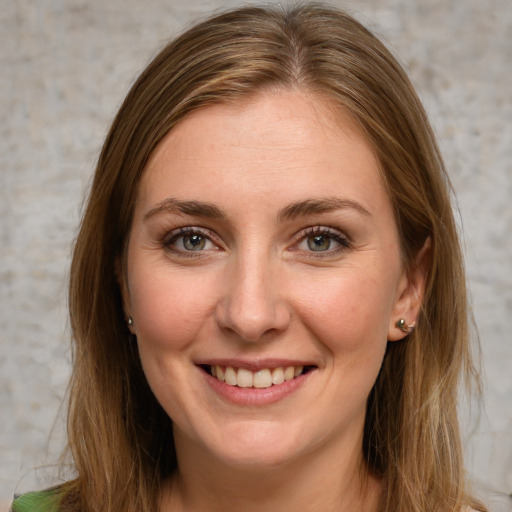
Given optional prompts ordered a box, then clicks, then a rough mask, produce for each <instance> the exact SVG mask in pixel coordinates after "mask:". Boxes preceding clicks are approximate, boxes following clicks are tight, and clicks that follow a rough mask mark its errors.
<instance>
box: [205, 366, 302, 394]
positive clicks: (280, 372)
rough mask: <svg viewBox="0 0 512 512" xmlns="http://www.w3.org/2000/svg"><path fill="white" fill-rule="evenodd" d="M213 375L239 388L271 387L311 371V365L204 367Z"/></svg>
mask: <svg viewBox="0 0 512 512" xmlns="http://www.w3.org/2000/svg"><path fill="white" fill-rule="evenodd" d="M203 368H204V369H205V370H206V371H207V372H208V373H209V374H210V375H211V376H212V377H215V378H216V379H217V380H219V381H220V382H224V383H225V384H227V385H228V386H236V387H239V388H258V389H264V388H270V387H272V386H276V385H279V384H282V383H283V382H288V381H291V380H293V379H294V378H296V377H300V376H301V375H302V374H303V373H306V372H307V371H309V370H310V369H311V368H312V367H310V366H286V367H284V366H281V367H277V368H262V369H260V370H257V371H251V370H248V369H246V368H236V367H233V366H219V365H209V366H204V367H203Z"/></svg>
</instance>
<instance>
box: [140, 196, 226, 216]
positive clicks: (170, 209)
mask: <svg viewBox="0 0 512 512" xmlns="http://www.w3.org/2000/svg"><path fill="white" fill-rule="evenodd" d="M159 213H182V214H184V215H192V216H194V217H209V218H212V219H223V218H226V214H225V213H224V212H223V211H222V210H221V209H220V208H219V207H217V206H215V205H214V204H211V203H204V202H202V201H180V200H178V199H174V198H172V197H169V198H167V199H165V200H164V201H162V202H161V203H159V204H158V205H157V206H156V207H155V208H152V209H151V210H149V212H147V213H146V214H145V215H144V221H147V220H148V219H149V218H151V217H154V216H155V215H157V214H159Z"/></svg>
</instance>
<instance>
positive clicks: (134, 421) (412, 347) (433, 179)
mask: <svg viewBox="0 0 512 512" xmlns="http://www.w3.org/2000/svg"><path fill="white" fill-rule="evenodd" d="M272 87H278V88H283V89H286V88H288V89H289V88H299V89H301V90H304V91H308V92H311V93H312V94H321V95H323V96H327V97H328V98H329V99H330V100H331V102H334V103H335V105H337V106H339V108H340V109H343V110H344V111H348V112H350V113H351V114H352V115H353V116H355V118H357V119H358V121H359V123H360V124H361V126H362V127H363V128H364V130H365V132H366V135H367V137H368V141H369V142H370V144H372V146H373V147H374V150H375V151H376V153H377V155H378V157H379V160H380V164H381V168H382V173H383V176H384V178H385V182H386V185H387V188H388V191H389V195H390V198H391V201H392V204H393V206H394V210H395V216H396V222H397V225H398V228H399V233H400V240H401V250H402V254H403V260H404V265H406V266H407V265H408V264H409V263H410V262H412V260H413V259H414V256H415V254H416V253H417V251H418V250H419V249H420V248H421V247H422V246H423V244H424V243H425V240H426V239H427V238H428V237H430V241H431V262H430V271H429V274H428V280H427V285H426V290H425V295H424V301H423V306H422V310H421V312H420V316H419V318H418V322H417V328H416V329H415V331H414V333H413V334H411V335H409V336H408V338H407V340H406V341H404V342H401V343H394V344H391V343H390V344H389V346H388V350H387V353H386V356H385V359H384V363H383V366H382V370H381V372H380V375H379V377H378V379H377V382H376V383H375V386H374V388H373V390H372V392H371V395H370V397H369V400H368V408H367V417H366V425H365V435H364V446H363V452H364V455H365V458H366V461H367V463H368V465H369V467H370V468H371V469H372V470H373V471H374V472H375V473H377V474H379V475H381V476H382V477H383V481H384V483H385V492H384V495H383V499H382V506H381V509H382V510H383V511H388V512H425V511H427V510H428V511H444V510H454V511H456V510H460V509H461V507H463V506H465V505H468V504H469V505H472V506H474V507H478V506H477V504H476V503H475V502H473V500H471V499H470V498H469V497H468V495H467V491H466V486H465V477H464V471H463V465H462V449H461V442H460V434H459V427H458V420H457V391H458V384H459V380H460V377H461V375H464V374H465V375H466V376H471V374H474V373H475V372H474V368H473V366H472V363H471V357H470V349H469V341H468V338H469V335H468V311H467V299H466V288H465V275H464V269H463V264H462V257H461V250H460V247H459V242H458V236H457V230H456V226H455V222H454V218H453V213H452V209H451V205H450V185H449V181H448V178H447V175H446V173H445V170H444V167H443V163H442V160H441V157H440V155H439V151H438V148H437V145H436V142H435V139H434V136H433V134H432V130H431V128H430V126H429V123H428V120H427V118H426V115H425V113H424V110H423V108H422V106H421V104H420V102H419V100H418V98H417V96H416V94H415V92H414V89H413V87H412V86H411V84H410V82H409V80H408V78H407V76H406V74H405V73H404V71H403V70H402V68H401V67H400V65H399V64H398V63H397V62H396V60H395V59H394V58H393V57H392V55H391V54H390V52H389V51H388V50H387V49H386V48H385V47H384V46H383V45H382V43H381V42H380V41H379V40H378V39H377V38H376V37H375V36H373V35H372V34H371V33H370V32H369V31H368V30H367V29H366V28H364V27H363V26H361V25H360V24H359V23H358V22H357V21H355V20H354V19H353V18H351V17H350V16H348V15H346V14H345V13H343V12H340V11H338V10H334V9H331V8H329V7H326V6H323V5H320V4H305V5H299V6H297V7H293V8H289V9H284V8H275V7H267V6H265V7H256V6H255V7H244V8H240V9H237V10H233V11H230V12H227V13H224V14H221V15H217V16H215V17H212V18H210V19H208V20H206V21H204V22H202V23H200V24H198V25H196V26H194V27H193V28H191V29H190V30H188V31H187V32H186V33H184V34H183V35H182V36H180V37H179V38H177V39H176V40H174V41H172V42H171V43H170V44H168V45H167V46H166V47H165V48H164V49H163V50H162V51H161V52H160V53H159V54H158V55H157V56H156V58H155V59H154V60H153V61H152V62H151V63H150V65H149V66H148V67H147V68H146V70H145V71H144V72H143V73H142V75H141V76H140V77H139V79H138V80H137V81H136V83H135V84H134V85H133V87H132V89H131V90H130V92H129V94H128V96H127V98H126V99H125V101H124V103H123V105H122V106H121V108H120V110H119V112H118V114H117V116H116V118H115V120H114V122H113V124H112V127H111V129H110V132H109V134H108V136H107V139H106V141H105V144H104V146H103V149H102V152H101V155H100V157H99V161H98V165H97V169H96V174H95V177H94V181H93V183H92V187H91V190H90V195H89V201H88V203H87V208H86V211H85V214H84V217H83V220H82V225H81V229H80V232H79V235H78V238H77V241H76V245H75V249H74V255H73V262H72V267H71V280H70V292H69V305H70V317H71V327H72V332H73V338H74V370H73V376H72V382H71V388H70V403H69V417H68V436H69V449H70V452H71V454H72V457H73V460H74V464H75V467H76V471H77V478H76V479H75V480H73V481H72V482H70V483H69V484H67V485H65V486H64V487H63V488H62V490H61V495H62V506H63V507H64V509H65V510H69V511H76V512H78V511H80V512H92V511H97V510H102V511H104V512H130V511H138V512H149V511H154V510H156V509H157V507H158V505H157V502H158V497H159V488H160V487H159V486H160V483H161V482H162V480H163V478H164V477H166V476H167V475H169V474H170V473H171V472H172V471H173V470H174V469H175V468H176V459H175V455H174V448H173V434H172V423H171V420H170V419H169V418H168V417H167V415H166V414H165V413H164V411H163V410H162V408H161V407H160V405H159V404H158V402H157V401H156V399H155V397H154V396H153V394H152V393H151V391H150V389H149V387H148V384H147V382H146V379H145V377H144V374H143V371H142V368H141V365H140V361H139V357H138V353H137V348H136V343H133V342H132V340H130V334H129V331H128V329H127V327H126V323H125V318H124V314H123V310H122V304H121V298H120V291H119V285H118V277H119V273H120V272H122V269H123V254H124V250H125V246H126V243H127V239H128V235H129V230H130V223H131V218H132V213H133V208H134V202H135V199H136V194H137V185H138V183H139V180H140V178H141V175H142V173H143V171H144V167H145V164H146V162H147V160H148V158H149V156H150V154H151V152H152V151H153V150H154V148H155V146H156V145H157V144H158V143H159V141H160V140H161V139H162V138H163V137H164V135H166V133H167V132H168V131H169V130H171V129H172V128H173V127H174V126H175V125H176V124H177V123H179V122H180V121H181V120H183V119H184V118H185V117H186V116H187V115H188V114H190V113H191V112H194V111H195V110H197V109H199V108H202V107H203V106H205V105H209V104H213V103H222V102H236V101H237V100H238V99H240V98H242V97H246V96H247V95H250V94H252V93H254V92H256V91H259V90H262V89H265V88H272ZM480 510H484V509H483V508H480Z"/></svg>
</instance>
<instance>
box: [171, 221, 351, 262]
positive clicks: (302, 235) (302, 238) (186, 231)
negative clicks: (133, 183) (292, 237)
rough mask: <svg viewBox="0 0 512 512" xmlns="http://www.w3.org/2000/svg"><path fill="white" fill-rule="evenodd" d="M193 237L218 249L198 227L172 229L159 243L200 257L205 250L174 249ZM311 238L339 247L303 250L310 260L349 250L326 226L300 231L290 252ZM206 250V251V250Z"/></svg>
mask: <svg viewBox="0 0 512 512" xmlns="http://www.w3.org/2000/svg"><path fill="white" fill-rule="evenodd" d="M187 235H188V236H193V235H198V236H200V237H202V238H203V239H205V240H206V241H207V242H210V243H212V244H213V245H214V246H216V247H218V246H219V245H220V244H219V243H218V242H217V236H216V235H215V234H214V233H213V232H211V231H209V230H205V229H203V228H199V227H192V226H186V227H180V228H178V229H174V230H172V231H170V232H167V233H166V234H165V236H164V237H163V239H162V241H161V245H162V247H163V248H164V249H166V250H168V251H170V252H172V253H174V254H179V255H180V256H185V257H192V258H194V257H196V258H197V257H201V256H202V255H201V253H204V252H205V250H198V251H193V250H185V249H177V248H176V247H175V244H176V243H177V241H178V240H179V239H180V238H184V237H185V236H187ZM313 236H325V237H327V238H328V239H330V240H333V241H334V242H336V243H337V244H339V247H337V248H334V249H330V247H329V248H328V249H326V250H320V251H314V250H309V251H308V250H304V252H305V253H308V257H310V258H322V257H324V258H325V257H329V256H332V255H333V254H338V253H339V252H342V251H345V250H347V249H350V247H351V242H350V240H349V238H348V237H347V236H346V235H343V234H342V233H341V232H340V231H338V230H337V229H334V228H331V227H328V226H312V227H309V228H306V229H304V230H302V231H300V232H299V233H298V235H297V237H296V241H295V242H294V243H293V246H292V247H293V248H291V249H290V250H291V251H299V250H300V249H298V248H297V246H298V245H300V244H301V243H304V242H306V243H307V240H308V238H309V237H313ZM206 250H208V249H206Z"/></svg>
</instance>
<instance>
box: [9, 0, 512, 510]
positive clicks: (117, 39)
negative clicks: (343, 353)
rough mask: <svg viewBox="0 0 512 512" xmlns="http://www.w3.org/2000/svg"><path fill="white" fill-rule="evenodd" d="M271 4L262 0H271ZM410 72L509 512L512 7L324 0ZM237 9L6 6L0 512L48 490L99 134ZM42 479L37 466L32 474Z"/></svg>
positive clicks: (478, 424) (480, 478)
mask: <svg viewBox="0 0 512 512" xmlns="http://www.w3.org/2000/svg"><path fill="white" fill-rule="evenodd" d="M268 3H272V2H268ZM331 4H332V5H335V6H338V7H342V8H345V9H346V10H348V11H349V12H350V13H352V14H353V15H355V16H356V17H357V18H358V19H359V20H360V21H362V22H363V23H364V24H366V25H367V26H368V27H369V28H371V29H372V30H373V31H374V32H376V33H377V34H378V35H379V36H380V37H381V38H382V39H383V40H384V41H385V42H386V43H387V45H388V46H389V47H390V48H391V49H392V51H393V53H394V54H395V55H396V56H397V57H398V59H399V60H400V62H402V64H403V65H404V67H405V68H406V69H407V70H408V72H409V74H410V76H411V77H412V80H413V82H414V83H415V85H416V87H417V90H418V92H419V94H420V97H421V98H422V100H423V102H424V104H425V107H426V109H427V111H428V113H429V114H430V117H431V121H432V123H433V125H434V128H435V131H436V132H437V135H438V138H439V142H440V145H441V148H442V151H443V154H444V157H445V161H446V165H447V168H448V170H449V173H450V176H451V178H452V181H453V185H454V188H455V190H456V193H457V198H458V207H459V209H460V217H461V219H462V221H460V226H461V230H462V231H463V235H464V244H465V253H466V261H467V268H468V276H469V280H470V290H471V295H472V303H473V309H474V315H475V320H476V324H477V326H478V331H479V335H480V339H481V345H482V367H483V372H484V377H485V381H484V382H485V390H484V405H483V406H482V405H481V404H479V403H472V404H469V403H464V404H463V405H462V407H461V414H462V420H463V426H464V440H465V446H466V455H467V467H468V472H469V473H470V475H471V477H472V479H473V481H474V482H475V486H476V488H477V490H478V492H479V493H480V494H481V495H482V496H485V497H486V499H487V500H488V503H489V506H490V507H491V510H492V511H496V512H501V511H510V510H512V500H510V499H509V498H507V497H506V495H507V494H510V493H511V492H512V205H511V201H512V3H511V1H510V0H359V1H356V0H346V1H341V0H338V1H331ZM238 5H242V2H240V1H236V0H230V1H224V0H187V2H182V1H180V0H144V1H142V0H0V64H1V72H0V109H1V110H0V111H1V112H2V117H1V121H0V258H1V260H0V261H1V263H0V461H1V463H0V510H2V511H3V510H7V509H8V505H9V502H10V501H11V499H12V495H13V493H14V492H24V491H27V490H30V489H35V488H38V487H44V486H47V485H51V484H52V483H54V482H55V480H54V476H53V475H54V474H55V472H54V468H53V467H52V464H55V462H56V461H57V458H58V455H59V453H60V450H61V448H62V446H63V442H64V435H63V432H64V423H63V417H64V415H65V408H64V406H62V405H61V404H62V401H63V398H64V396H65V392H66V384H67V379H68V377H69V371H70V368H69V361H70V349H69V329H68V323H67V311H66V281H67V276H68V267H69V256H70V252H71V246H72V242H73V239H74V236H75V232H76V229H77V226H78V220H79V217H80V213H81V208H82V203H83V199H84V196H85V192H86V190H87V186H88V183H89V180H90V177H91V175H92V172H93V169H94V165H95V161H96V158H97V155H98V153H99V150H100V146H101V144H102V142H103V139H104V137H105V135H106V132H107V129H108V125H109V123H110V121H111V119H112V117H113V115H114V114H115V112H116V109H117V108H118V107H119V105H120V103H121V101H122V99H123V98H124V95H125V94H126V92H127V91H128V88H129V87H130V85H131V83H132V82H133V81H134V79H135V78H136V76H137V75H138V73H139V72H140V71H141V70H142V69H143V68H144V67H145V65H146V64H147V63H148V61H149V60H150V58H151V57H152V56H153V55H154V54H155V52H156V51H157V50H158V49H159V48H160V47H161V46H162V45H163V44H165V42H166V41H167V40H168V39H170V38H171V37H172V36H174V35H176V34H177V33H178V32H179V31H181V30H182V29H183V28H184V27H186V26H187V25H188V24H190V23H191V22H192V21H194V20H197V19H198V17H201V16H204V13H206V12H210V11H211V10H214V9H223V8H227V7H233V6H238ZM36 468H39V469H36Z"/></svg>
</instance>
